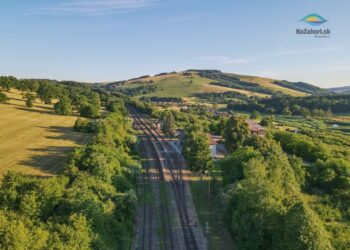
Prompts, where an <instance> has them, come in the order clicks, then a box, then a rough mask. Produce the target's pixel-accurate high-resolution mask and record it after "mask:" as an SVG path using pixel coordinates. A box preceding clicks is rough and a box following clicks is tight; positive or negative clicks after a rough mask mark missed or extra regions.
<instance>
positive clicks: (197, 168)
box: [184, 129, 213, 174]
mask: <svg viewBox="0 0 350 250" xmlns="http://www.w3.org/2000/svg"><path fill="white" fill-rule="evenodd" d="M184 154H185V157H186V159H187V160H188V163H189V167H190V169H191V170H192V171H194V172H198V173H201V174H204V173H205V172H206V171H208V170H210V169H212V167H213V159H212V155H211V151H210V148H209V136H208V134H206V133H204V132H203V131H202V130H195V129H191V130H188V131H187V132H186V136H185V143H184Z"/></svg>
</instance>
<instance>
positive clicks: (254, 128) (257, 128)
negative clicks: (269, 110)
mask: <svg viewBox="0 0 350 250" xmlns="http://www.w3.org/2000/svg"><path fill="white" fill-rule="evenodd" d="M247 123H248V126H249V130H250V132H251V134H252V135H256V136H265V135H266V131H265V128H264V127H263V126H261V125H260V124H259V123H257V122H255V121H252V120H249V119H248V120H247Z"/></svg>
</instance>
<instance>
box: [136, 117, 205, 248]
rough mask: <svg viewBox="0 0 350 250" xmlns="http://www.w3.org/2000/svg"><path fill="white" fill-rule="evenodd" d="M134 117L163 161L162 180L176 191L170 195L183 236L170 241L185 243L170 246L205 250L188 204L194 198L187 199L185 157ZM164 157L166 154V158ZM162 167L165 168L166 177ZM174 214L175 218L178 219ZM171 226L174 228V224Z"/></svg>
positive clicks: (148, 126) (195, 219)
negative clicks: (178, 240)
mask: <svg viewBox="0 0 350 250" xmlns="http://www.w3.org/2000/svg"><path fill="white" fill-rule="evenodd" d="M133 116H134V118H135V121H137V123H139V124H140V126H139V128H140V129H142V130H143V131H144V132H145V134H146V136H147V137H148V138H149V142H150V143H151V144H153V147H154V149H155V153H156V154H157V155H158V159H162V160H163V162H161V164H160V169H159V173H160V174H161V179H162V180H166V181H167V182H169V184H170V186H171V190H172V191H173V192H171V193H172V195H170V196H169V197H172V196H173V198H174V201H173V202H174V205H175V207H176V208H175V209H176V210H177V211H176V213H175V214H177V216H178V221H179V227H180V228H181V234H182V235H181V236H182V237H174V236H172V237H170V238H172V239H174V238H178V239H180V240H182V241H183V242H182V243H180V245H179V246H177V247H175V248H173V247H174V244H173V243H172V244H168V245H169V246H170V247H171V248H170V249H206V240H205V238H204V235H203V233H202V232H201V230H200V228H199V223H198V222H197V218H196V216H193V214H195V212H194V210H193V209H192V210H191V212H189V210H190V209H189V207H191V206H190V205H189V204H188V199H191V196H190V197H188V196H189V195H188V192H189V191H187V192H186V188H185V180H184V179H183V172H182V171H183V169H184V165H185V163H184V160H183V158H182V157H181V155H180V154H179V153H178V152H176V150H174V148H173V146H172V145H171V144H170V143H169V142H168V141H167V140H166V139H165V138H164V137H163V136H162V135H161V134H160V133H158V132H157V131H155V130H154V129H153V128H152V124H151V123H150V122H149V121H147V120H146V119H145V118H143V117H141V116H140V115H139V114H137V113H135V112H134V114H133ZM161 154H165V159H164V158H163V157H162V156H161ZM168 154H171V155H168ZM164 161H165V164H164ZM162 168H164V169H165V172H166V176H165V175H164V171H163V169H162ZM186 194H187V195H186ZM192 207H193V205H192ZM168 211H169V210H168ZM175 214H174V215H173V216H175ZM193 217H195V218H193ZM170 226H171V227H173V226H174V225H170ZM172 231H173V228H171V229H170V230H169V232H170V235H172Z"/></svg>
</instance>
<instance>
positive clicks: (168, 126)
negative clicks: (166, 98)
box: [162, 112, 175, 136]
mask: <svg viewBox="0 0 350 250" xmlns="http://www.w3.org/2000/svg"><path fill="white" fill-rule="evenodd" d="M162 120H163V126H162V129H163V133H164V134H166V135H168V136H174V134H175V119H174V116H173V113H172V112H168V113H166V114H165V116H164V117H163V119H162Z"/></svg>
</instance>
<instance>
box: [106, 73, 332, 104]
mask: <svg viewBox="0 0 350 250" xmlns="http://www.w3.org/2000/svg"><path fill="white" fill-rule="evenodd" d="M104 87H105V88H107V89H108V90H112V91H115V92H121V93H124V94H128V95H131V96H145V97H159V98H164V97H172V98H182V99H183V100H185V101H191V100H192V101H196V100H197V98H196V97H195V96H196V94H198V93H224V92H237V93H239V94H243V95H246V96H248V97H250V96H256V97H261V98H266V97H270V96H272V95H276V94H285V95H291V96H307V95H310V94H320V93H325V92H327V91H326V90H324V89H321V88H319V87H316V86H313V85H311V84H307V83H303V82H297V83H293V82H288V81H280V80H275V79H270V78H264V77H257V76H246V75H238V74H232V73H223V72H221V71H218V70H187V71H182V72H171V73H161V74H158V75H155V76H149V75H146V76H141V77H139V78H134V79H129V80H126V81H119V82H113V83H109V84H106V85H105V86H104Z"/></svg>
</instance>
